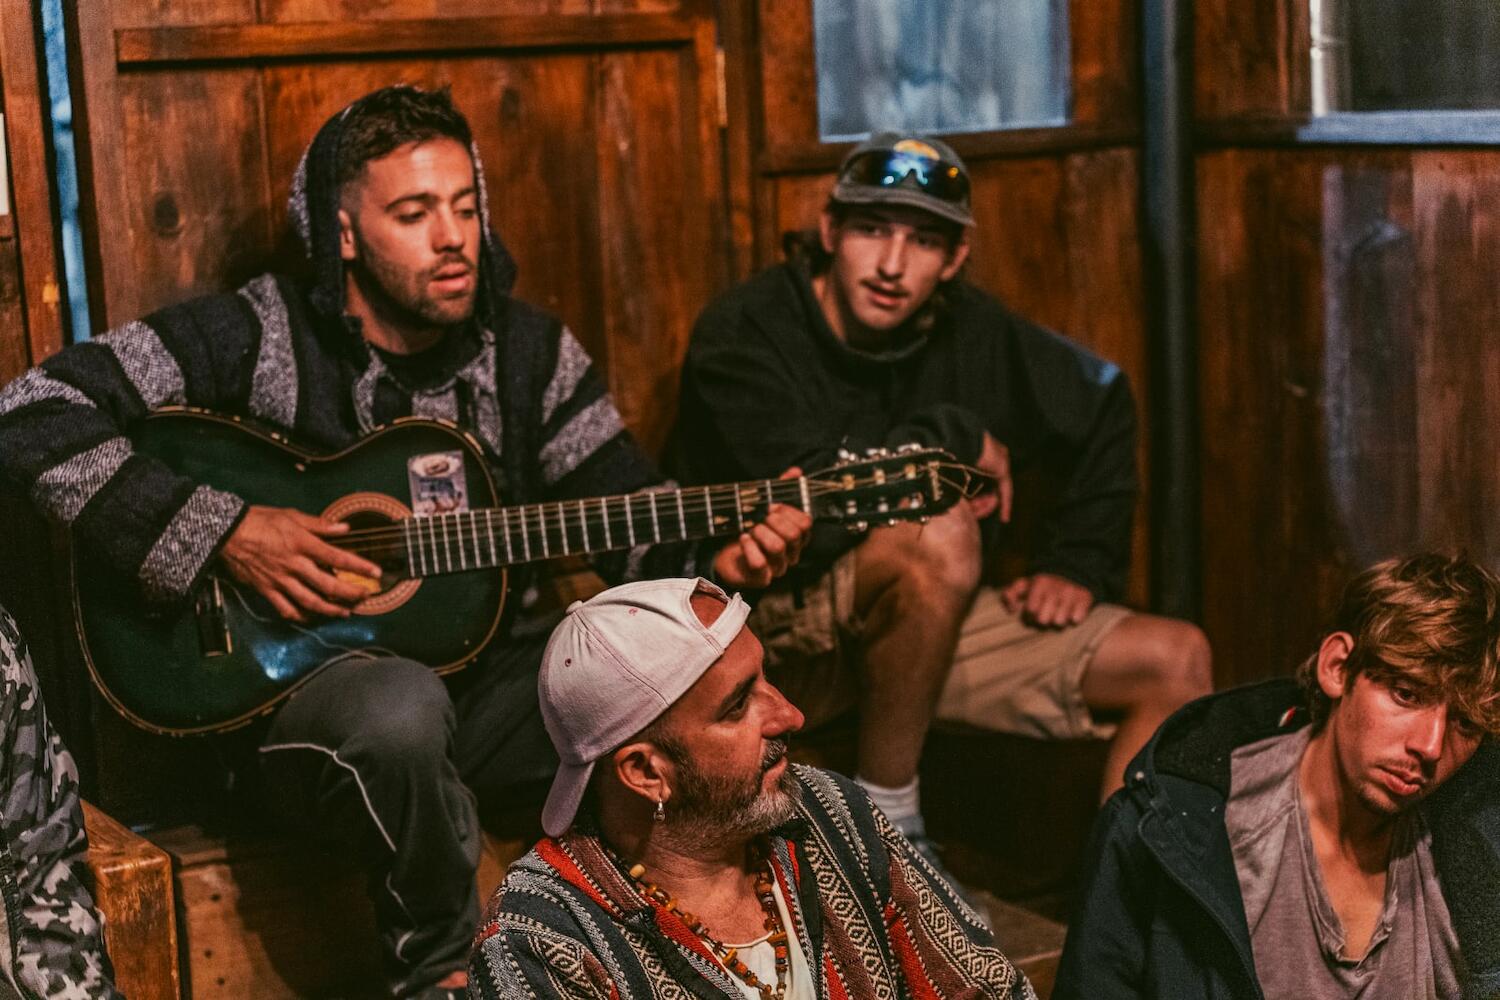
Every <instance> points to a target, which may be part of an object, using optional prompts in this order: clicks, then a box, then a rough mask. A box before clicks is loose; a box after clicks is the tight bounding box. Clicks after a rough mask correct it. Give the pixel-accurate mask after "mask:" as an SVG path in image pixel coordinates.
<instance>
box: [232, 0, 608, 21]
mask: <svg viewBox="0 0 1500 1000" xmlns="http://www.w3.org/2000/svg"><path fill="white" fill-rule="evenodd" d="M592 10H593V4H592V2H591V0H383V2H381V3H376V4H372V3H370V2H369V0H260V13H261V16H260V20H261V21H264V22H266V23H268V24H295V23H298V22H303V21H394V20H404V19H421V18H444V17H485V16H492V15H497V14H500V15H516V14H547V15H552V14H588V13H590V12H591V11H592Z"/></svg>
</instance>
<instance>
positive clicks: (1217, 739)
mask: <svg viewBox="0 0 1500 1000" xmlns="http://www.w3.org/2000/svg"><path fill="white" fill-rule="evenodd" d="M1301 704H1302V693H1301V691H1300V689H1299V688H1298V687H1297V685H1296V684H1295V683H1293V682H1292V681H1290V680H1274V681H1267V682H1265V683H1261V684H1255V685H1251V686H1248V687H1243V688H1236V689H1234V690H1231V691H1224V692H1221V693H1219V694H1214V695H1210V696H1208V697H1207V698H1200V699H1199V700H1197V701H1195V702H1192V703H1191V704H1189V705H1186V706H1184V707H1183V708H1181V709H1179V710H1178V712H1177V713H1176V714H1175V715H1173V716H1172V717H1171V718H1170V719H1168V720H1167V721H1166V722H1165V723H1164V724H1163V725H1162V727H1161V729H1159V730H1158V731H1157V733H1156V735H1155V736H1154V737H1152V739H1151V741H1150V742H1149V743H1147V744H1146V746H1145V748H1144V749H1142V750H1141V752H1140V753H1139V754H1137V755H1136V758H1135V760H1134V761H1132V762H1131V765H1130V767H1129V769H1128V770H1127V772H1126V783H1125V787H1124V788H1123V789H1121V790H1120V791H1118V792H1116V793H1115V794H1114V795H1113V796H1112V797H1111V798H1110V800H1109V802H1108V803H1107V804H1106V805H1105V807H1104V812H1103V813H1102V815H1101V816H1100V817H1099V820H1098V823H1097V825H1096V826H1095V829H1094V836H1093V841H1092V843H1091V845H1090V848H1089V852H1088V855H1087V857H1086V859H1085V867H1084V871H1085V876H1084V880H1083V884H1082V886H1081V889H1080V903H1079V907H1078V912H1077V914H1076V915H1075V917H1074V919H1073V922H1072V924H1071V925H1070V926H1069V929H1068V940H1067V944H1066V945H1065V947H1064V949H1063V956H1062V964H1061V967H1060V968H1059V970H1058V974H1057V985H1056V988H1055V989H1054V990H1053V993H1052V996H1053V1000H1114V998H1123V997H1143V998H1144V997H1170V998H1172V1000H1197V998H1205V1000H1207V998H1213V1000H1231V998H1233V1000H1260V998H1261V997H1262V994H1261V989H1260V983H1259V981H1258V979H1257V976H1256V972H1255V960H1254V958H1253V955H1252V952H1251V947H1250V929H1249V926H1248V925H1247V923H1246V920H1245V911H1244V906H1243V904H1242V901H1241V898H1240V887H1239V878H1238V876H1237V875H1236V872H1235V866H1234V856H1233V854H1232V852H1231V850H1230V846H1229V835H1228V832H1227V831H1226V830H1225V827H1224V803H1225V800H1226V798H1227V795H1228V790H1229V764H1230V755H1231V754H1232V753H1233V752H1234V750H1235V749H1236V748H1237V747H1240V746H1244V745H1245V744H1248V743H1253V742H1255V741H1257V740H1261V739H1265V738H1267V737H1270V736H1275V735H1277V734H1278V733H1284V732H1292V731H1294V730H1296V729H1298V728H1300V727H1301V726H1304V725H1306V724H1307V721H1308V718H1307V713H1306V712H1305V711H1304V710H1302V709H1301V708H1300V707H1298V708H1296V710H1295V711H1290V712H1289V711H1288V710H1289V709H1292V708H1294V707H1296V706H1300V705H1301ZM1421 808H1422V809H1423V810H1424V811H1425V812H1426V821H1427V825H1428V828H1429V829H1430V830H1431V831H1432V853H1433V859H1434V861H1435V862H1436V865H1437V870H1438V877H1439V879H1440V881H1441V883H1442V890H1443V898H1444V899H1445V900H1446V901H1447V904H1448V909H1449V912H1450V914H1451V916H1452V919H1453V927H1454V930H1455V932H1456V933H1457V935H1458V941H1459V947H1460V950H1461V951H1462V953H1463V958H1464V964H1465V965H1466V966H1467V985H1466V988H1465V994H1464V995H1465V997H1466V998H1480V997H1494V996H1497V995H1500V747H1497V746H1496V744H1495V743H1494V741H1486V742H1485V743H1484V744H1483V745H1482V746H1481V747H1480V749H1479V752H1478V753H1476V754H1475V756H1474V757H1473V758H1472V759H1471V760H1470V761H1469V763H1468V764H1466V765H1465V766H1464V767H1463V768H1462V769H1461V770H1460V771H1459V772H1458V773H1457V774H1456V775H1454V776H1453V777H1452V778H1450V779H1449V780H1448V782H1447V783H1446V784H1444V785H1443V786H1442V787H1441V788H1439V789H1438V790H1437V791H1436V792H1435V793H1433V795H1432V796H1431V798H1429V799H1428V800H1427V801H1426V802H1424V803H1423V804H1422V806H1421Z"/></svg>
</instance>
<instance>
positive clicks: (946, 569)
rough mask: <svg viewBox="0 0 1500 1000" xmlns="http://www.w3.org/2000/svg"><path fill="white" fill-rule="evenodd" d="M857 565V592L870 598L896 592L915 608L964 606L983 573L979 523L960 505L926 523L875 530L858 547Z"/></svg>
mask: <svg viewBox="0 0 1500 1000" xmlns="http://www.w3.org/2000/svg"><path fill="white" fill-rule="evenodd" d="M858 560H859V563H858V570H857V574H858V576H857V580H858V583H859V586H860V589H861V590H862V591H864V592H865V593H867V594H868V595H869V597H871V598H874V597H875V596H877V594H878V592H882V591H888V590H891V589H896V590H898V591H900V592H902V593H903V594H904V595H905V596H906V598H907V600H908V601H909V602H912V603H915V604H923V603H926V602H941V603H944V604H961V605H962V606H964V607H967V604H968V599H969V598H970V597H972V596H973V594H974V591H975V590H976V589H977V588H978V586H979V579H980V574H981V571H982V569H983V559H982V554H981V551H980V537H979V524H978V522H977V521H976V520H975V518H974V515H973V513H972V512H970V510H969V507H968V505H967V504H959V505H958V506H957V507H954V508H953V509H952V510H949V511H948V512H946V513H944V514H943V515H941V516H939V517H935V518H933V519H932V520H931V521H928V522H927V523H926V524H898V525H892V526H888V527H880V528H876V529H875V530H873V531H872V532H870V534H869V535H868V536H867V537H866V538H865V540H864V541H863V542H861V543H860V547H859V550H858Z"/></svg>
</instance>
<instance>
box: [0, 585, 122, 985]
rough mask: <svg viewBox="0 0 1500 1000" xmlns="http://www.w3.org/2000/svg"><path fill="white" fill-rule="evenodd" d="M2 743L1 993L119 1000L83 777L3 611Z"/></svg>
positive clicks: (13, 625)
mask: <svg viewBox="0 0 1500 1000" xmlns="http://www.w3.org/2000/svg"><path fill="white" fill-rule="evenodd" d="M0 740H3V747H0V755H3V756H0V894H3V896H4V902H5V912H4V923H3V926H4V937H5V940H4V941H3V942H0V947H3V948H4V953H3V954H0V963H3V968H0V997H4V996H5V995H6V994H5V990H6V988H7V987H12V986H13V987H14V988H15V991H16V993H17V994H18V995H20V996H24V997H36V998H39V1000H89V998H96V997H97V998H116V997H119V996H120V994H119V992H118V991H117V990H116V989H115V987H114V970H113V968H112V967H111V965H110V962H109V957H108V955H106V954H105V950H104V933H103V927H102V925H101V923H100V919H99V913H98V911H97V910H96V909H95V907H94V900H93V898H92V897H91V896H90V894H89V890H88V887H87V886H86V884H85V882H84V877H86V875H87V872H86V869H85V866H84V853H85V850H86V849H87V847H88V842H87V840H86V838H85V835H84V830H83V810H82V806H81V805H80V804H79V800H78V772H77V770H76V768H75V767H74V765H73V758H72V757H71V756H69V754H68V752H67V750H65V749H64V748H63V746H62V741H61V740H59V739H58V736H57V733H56V732H54V731H53V729H52V725H51V723H49V722H48V721H47V714H46V711H45V710H44V709H43V706H42V698H41V693H40V692H39V691H38V689H37V683H36V674H35V672H34V671H33V669H32V666H31V657H30V654H29V653H28V652H27V650H26V646H25V644H24V643H23V642H22V641H21V637H20V634H19V632H18V630H17V629H16V623H15V621H14V620H13V619H12V618H11V617H10V616H9V615H8V614H6V613H5V611H4V610H3V609H0Z"/></svg>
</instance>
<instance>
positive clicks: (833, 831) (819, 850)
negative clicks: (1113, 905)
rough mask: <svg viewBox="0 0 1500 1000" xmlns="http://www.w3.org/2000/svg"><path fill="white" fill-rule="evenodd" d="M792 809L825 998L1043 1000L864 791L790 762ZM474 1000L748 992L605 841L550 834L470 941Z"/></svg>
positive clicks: (782, 854)
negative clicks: (644, 889)
mask: <svg viewBox="0 0 1500 1000" xmlns="http://www.w3.org/2000/svg"><path fill="white" fill-rule="evenodd" d="M793 773H794V774H795V775H796V777H797V782H798V786H799V789H800V796H799V803H798V809H797V816H796V818H795V819H793V820H792V821H791V822H790V823H789V824H787V826H785V827H783V828H782V829H780V830H778V831H777V832H776V833H775V834H774V835H773V836H772V845H771V852H770V854H771V865H772V869H773V870H774V872H775V875H776V878H777V880H778V881H779V883H780V888H781V892H782V895H783V897H784V898H785V899H786V900H787V904H788V910H789V912H790V914H791V918H792V924H793V925H794V926H793V928H792V930H794V931H795V933H796V935H797V940H798V942H799V943H800V944H801V947H802V951H803V954H804V955H806V956H808V966H809V968H810V969H811V971H812V974H813V977H814V979H815V980H816V983H815V988H816V989H815V992H816V995H817V996H818V997H819V998H820V1000H854V998H867V997H868V998H876V997H889V998H892V1000H895V998H907V997H911V998H918V1000H929V998H931V1000H936V998H939V997H942V998H979V997H995V998H1006V1000H1035V997H1036V994H1035V993H1034V992H1033V991H1032V989H1031V984H1030V983H1029V982H1027V980H1026V977H1025V976H1024V975H1022V974H1021V972H1020V971H1019V970H1017V969H1016V968H1015V966H1013V965H1011V963H1010V962H1009V961H1008V960H1007V959H1006V958H1005V956H1004V955H1002V954H1001V953H1000V951H999V950H998V949H997V948H996V947H995V944H994V940H993V938H992V937H991V935H990V933H989V932H988V931H987V930H985V928H984V926H983V925H982V924H981V923H980V921H979V918H978V916H977V915H976V914H975V913H974V911H972V910H971V909H969V907H968V906H967V905H966V904H965V903H964V902H963V900H962V899H961V898H960V897H959V896H958V894H957V893H956V892H954V890H953V888H952V887H951V886H950V885H948V884H947V883H946V882H945V881H944V880H943V879H942V878H941V877H940V876H939V875H938V874H937V873H936V872H934V871H933V870H932V868H931V866H929V865H928V864H927V863H926V862H925V861H924V860H923V859H922V857H921V855H919V854H917V852H916V851H914V850H913V849H912V847H911V845H910V844H909V843H908V842H907V841H906V839H905V838H904V837H902V836H901V834H900V833H898V832H897V831H896V829H895V828H894V827H893V826H891V824H890V822H889V821H888V820H886V818H885V816H884V815H882V814H881V813H880V812H879V811H878V810H876V809H875V807H874V806H873V805H872V804H871V803H870V800H869V798H868V797H867V796H866V795H865V793H864V792H863V791H862V790H861V789H860V788H859V786H857V785H855V784H854V783H853V782H851V781H848V780H846V779H844V778H842V777H839V776H837V775H834V774H830V773H828V772H826V771H820V770H817V769H815V768H809V767H801V766H797V767H794V768H793ZM469 995H470V997H476V996H477V997H483V998H485V1000H491V998H493V1000H516V998H520V997H570V998H580V1000H582V998H597V1000H623V998H638V1000H646V998H667V997H699V998H704V1000H742V997H743V994H742V993H741V992H740V991H739V990H738V988H737V987H736V986H735V984H734V982H733V980H732V979H730V977H729V974H728V973H727V972H725V971H724V968H723V966H722V965H720V964H719V962H718V961H717V960H716V959H715V958H714V957H713V954H712V952H710V951H709V950H708V948H707V946H706V945H704V944H703V942H702V941H701V940H700V939H699V938H698V937H697V936H696V935H695V934H693V932H692V931H690V930H689V929H688V928H687V926H686V925H685V924H684V923H683V921H682V919H681V918H680V917H678V916H677V914H676V913H675V912H672V911H668V910H666V909H664V908H662V907H660V906H659V905H657V904H655V903H653V902H650V901H648V900H647V899H645V898H644V897H642V896H641V895H640V893H639V892H638V891H637V890H636V888H635V885H634V883H633V882H631V880H630V879H629V877H628V876H627V875H626V874H625V873H624V872H622V871H621V870H620V869H619V867H618V866H617V865H616V864H615V863H614V862H613V861H612V860H611V859H610V857H609V855H608V854H607V853H605V850H604V848H603V845H602V844H601V843H600V841H599V838H598V837H597V835H595V834H593V833H590V832H585V831H581V830H580V829H578V828H575V829H574V830H573V831H572V832H570V833H568V834H567V835H566V836H564V837H561V838H557V839H551V838H549V839H547V840H543V841H541V842H540V843H538V844H537V845H536V847H535V848H533V849H532V851H531V852H530V853H529V854H527V855H526V857H524V858H522V859H521V860H520V861H519V862H517V863H516V864H515V865H514V866H513V867H512V868H511V870H510V874H509V875H508V876H507V877H506V879H505V882H504V883H503V884H502V885H501V886H500V888H499V889H498V890H497V891H496V893H495V896H494V898H493V899H492V900H491V902H490V907H489V913H488V915H487V916H486V918H485V921H484V923H483V925H482V926H481V927H480V930H479V934H478V936H477V937H476V939H475V946H474V952H473V955H472V957H471V959H470V966H469Z"/></svg>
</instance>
